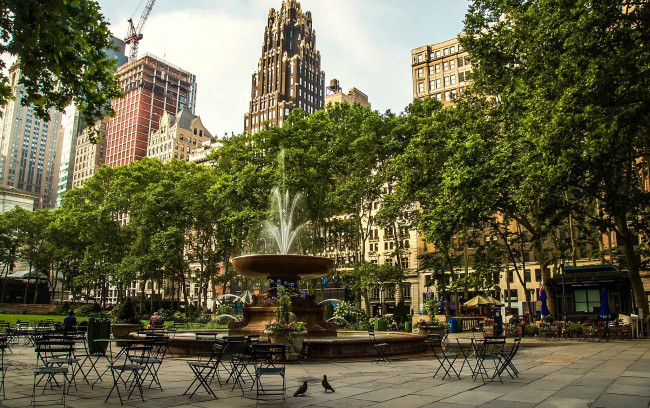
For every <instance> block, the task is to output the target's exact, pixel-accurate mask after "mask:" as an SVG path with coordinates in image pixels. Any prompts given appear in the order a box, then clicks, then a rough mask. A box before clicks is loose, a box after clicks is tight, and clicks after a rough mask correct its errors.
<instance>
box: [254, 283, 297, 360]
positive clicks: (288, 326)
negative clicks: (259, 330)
mask: <svg viewBox="0 0 650 408" xmlns="http://www.w3.org/2000/svg"><path fill="white" fill-rule="evenodd" d="M277 302H278V309H277V310H276V316H277V320H276V321H274V322H269V323H268V324H267V325H266V329H265V330H264V333H266V334H267V335H268V337H269V341H270V342H271V343H272V344H286V345H288V348H287V358H289V359H298V356H299V355H300V352H301V350H302V345H303V341H304V340H305V336H306V335H307V327H306V326H305V323H304V322H291V321H290V319H289V316H290V313H289V309H290V307H291V297H290V296H289V295H288V294H287V291H286V289H285V288H284V286H281V285H278V296H277Z"/></svg>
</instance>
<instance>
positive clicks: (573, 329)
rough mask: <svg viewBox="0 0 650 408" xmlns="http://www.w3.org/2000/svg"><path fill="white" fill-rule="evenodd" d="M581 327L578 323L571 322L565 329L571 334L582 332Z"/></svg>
mask: <svg viewBox="0 0 650 408" xmlns="http://www.w3.org/2000/svg"><path fill="white" fill-rule="evenodd" d="M582 330H583V327H582V325H581V324H580V323H571V324H570V325H568V326H567V328H566V331H567V332H568V333H571V334H574V333H576V334H582Z"/></svg>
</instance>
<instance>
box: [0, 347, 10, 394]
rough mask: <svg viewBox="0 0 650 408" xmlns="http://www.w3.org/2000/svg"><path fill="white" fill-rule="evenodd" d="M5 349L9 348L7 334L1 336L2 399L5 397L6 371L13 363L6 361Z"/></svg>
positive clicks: (0, 380) (0, 371)
mask: <svg viewBox="0 0 650 408" xmlns="http://www.w3.org/2000/svg"><path fill="white" fill-rule="evenodd" d="M5 350H11V349H10V348H9V337H8V336H7V335H6V334H3V335H2V336H0V390H2V399H5V373H6V372H7V368H9V367H10V366H11V363H5Z"/></svg>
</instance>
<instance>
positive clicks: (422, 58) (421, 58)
mask: <svg viewBox="0 0 650 408" xmlns="http://www.w3.org/2000/svg"><path fill="white" fill-rule="evenodd" d="M423 60H424V55H423V54H418V62H422V61H423Z"/></svg>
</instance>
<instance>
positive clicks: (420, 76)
mask: <svg viewBox="0 0 650 408" xmlns="http://www.w3.org/2000/svg"><path fill="white" fill-rule="evenodd" d="M418 78H422V68H418Z"/></svg>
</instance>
